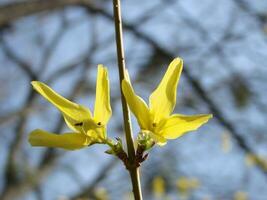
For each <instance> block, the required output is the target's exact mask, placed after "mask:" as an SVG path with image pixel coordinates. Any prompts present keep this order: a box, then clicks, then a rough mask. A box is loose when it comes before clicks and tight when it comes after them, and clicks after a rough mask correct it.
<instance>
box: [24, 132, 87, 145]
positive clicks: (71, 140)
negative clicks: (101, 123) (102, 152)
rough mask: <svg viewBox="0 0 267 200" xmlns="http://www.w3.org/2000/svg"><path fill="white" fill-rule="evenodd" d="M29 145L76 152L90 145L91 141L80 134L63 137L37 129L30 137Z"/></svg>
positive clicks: (69, 134) (64, 135)
mask: <svg viewBox="0 0 267 200" xmlns="http://www.w3.org/2000/svg"><path fill="white" fill-rule="evenodd" d="M28 140H29V143H30V144H31V145H32V146H43V147H57V148H63V149H66V150H75V149H80V148H83V147H86V146H88V145H90V139H89V137H87V136H86V135H84V134H80V133H64V134H62V135H58V134H54V133H49V132H46V131H43V130H40V129H36V130H34V131H33V132H31V133H30V135H29V138H28Z"/></svg>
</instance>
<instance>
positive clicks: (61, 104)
mask: <svg viewBox="0 0 267 200" xmlns="http://www.w3.org/2000/svg"><path fill="white" fill-rule="evenodd" d="M31 83H32V86H33V88H34V89H35V90H36V91H37V92H39V93H40V94H41V95H42V96H43V97H44V98H46V99H47V100H48V101H49V102H50V103H52V104H53V105H54V106H56V107H57V108H58V109H59V110H60V111H61V112H62V114H63V116H64V119H65V121H66V123H67V125H68V126H69V127H70V128H71V129H73V130H79V128H78V127H75V124H76V123H80V122H84V121H86V120H89V119H91V118H92V117H91V116H92V115H91V112H90V110H89V109H87V108H85V107H84V106H82V105H79V104H76V103H73V102H71V101H69V100H68V99H65V98H64V97H62V96H61V95H59V94H57V93H56V92H55V91H54V90H52V89H51V88H50V87H48V86H47V85H46V84H44V83H41V82H39V81H32V82H31Z"/></svg>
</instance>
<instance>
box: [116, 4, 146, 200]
mask: <svg viewBox="0 0 267 200" xmlns="http://www.w3.org/2000/svg"><path fill="white" fill-rule="evenodd" d="M113 13H114V25H115V35H116V46H117V60H118V68H119V76H120V88H121V82H122V80H123V79H124V78H125V57H124V48H123V33H122V19H121V7H120V0H113ZM120 91H121V103H122V111H123V119H124V130H125V136H126V143H127V150H128V157H129V162H130V164H132V166H133V167H131V168H128V170H129V172H130V175H131V181H132V186H133V193H134V198H135V200H141V199H142V191H141V185H140V175H139V169H138V167H137V166H136V165H135V164H134V163H135V148H134V139H133V134H132V128H131V119H130V111H129V108H128V106H127V103H126V100H125V97H124V95H123V93H122V89H120Z"/></svg>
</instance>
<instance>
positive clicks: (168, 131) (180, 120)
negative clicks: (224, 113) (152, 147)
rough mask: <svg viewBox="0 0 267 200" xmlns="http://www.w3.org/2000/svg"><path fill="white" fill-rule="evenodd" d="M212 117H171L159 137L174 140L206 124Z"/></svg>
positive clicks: (176, 115)
mask: <svg viewBox="0 0 267 200" xmlns="http://www.w3.org/2000/svg"><path fill="white" fill-rule="evenodd" d="M210 118H212V115H191V116H186V115H180V114H175V115H172V116H171V117H170V118H169V119H168V120H167V121H166V123H165V125H164V127H163V129H162V131H161V135H162V136H163V137H164V138H166V139H176V138H178V137H181V136H182V135H183V134H185V133H186V132H188V131H194V130H196V129H198V128H199V127H200V126H201V125H203V124H205V123H206V122H208V120H209V119H210Z"/></svg>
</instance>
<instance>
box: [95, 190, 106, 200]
mask: <svg viewBox="0 0 267 200" xmlns="http://www.w3.org/2000/svg"><path fill="white" fill-rule="evenodd" d="M94 194H95V198H96V200H109V196H108V192H107V190H106V189H105V188H96V190H95V191H94Z"/></svg>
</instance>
